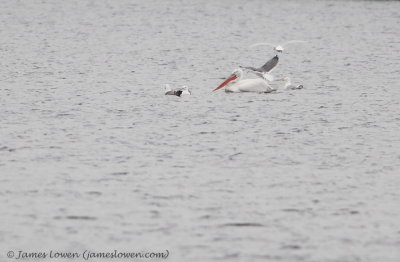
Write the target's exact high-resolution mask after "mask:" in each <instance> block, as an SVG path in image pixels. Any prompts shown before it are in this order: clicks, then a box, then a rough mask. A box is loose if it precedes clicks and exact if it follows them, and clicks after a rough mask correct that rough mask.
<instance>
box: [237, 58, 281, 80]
mask: <svg viewBox="0 0 400 262" xmlns="http://www.w3.org/2000/svg"><path fill="white" fill-rule="evenodd" d="M278 62H279V57H278V56H277V55H276V56H274V57H273V58H271V59H270V60H268V61H267V62H266V63H265V64H264V65H263V66H260V67H259V68H255V67H252V66H241V68H243V69H246V70H248V71H249V72H251V73H254V74H256V75H258V76H261V77H262V76H263V74H264V73H267V72H271V71H272V69H274V68H275V66H276V65H277V64H278Z"/></svg>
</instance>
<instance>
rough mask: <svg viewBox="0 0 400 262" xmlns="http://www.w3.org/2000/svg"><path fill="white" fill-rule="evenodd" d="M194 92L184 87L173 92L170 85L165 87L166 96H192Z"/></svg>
mask: <svg viewBox="0 0 400 262" xmlns="http://www.w3.org/2000/svg"><path fill="white" fill-rule="evenodd" d="M191 94H192V92H191V91H190V90H189V88H188V87H187V86H183V87H182V88H180V89H177V90H172V88H171V86H170V85H169V84H166V85H165V95H172V96H179V97H180V96H181V95H191Z"/></svg>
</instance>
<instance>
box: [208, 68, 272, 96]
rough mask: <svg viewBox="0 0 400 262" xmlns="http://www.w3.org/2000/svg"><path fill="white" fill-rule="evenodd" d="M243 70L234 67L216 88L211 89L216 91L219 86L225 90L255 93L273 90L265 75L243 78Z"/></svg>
mask: <svg viewBox="0 0 400 262" xmlns="http://www.w3.org/2000/svg"><path fill="white" fill-rule="evenodd" d="M242 77H243V70H242V69H241V68H238V69H236V70H235V71H233V73H232V74H231V75H230V76H229V77H228V78H227V79H226V80H225V81H224V82H223V83H222V84H220V85H219V86H218V87H217V88H215V89H214V90H213V91H216V90H218V89H220V88H223V87H224V86H226V88H225V92H232V93H239V92H257V93H270V92H272V91H275V89H273V88H272V87H270V86H269V84H268V82H267V76H266V75H263V78H255V79H243V80H242Z"/></svg>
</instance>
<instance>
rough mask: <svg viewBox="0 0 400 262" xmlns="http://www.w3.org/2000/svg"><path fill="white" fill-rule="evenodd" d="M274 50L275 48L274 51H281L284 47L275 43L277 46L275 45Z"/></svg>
mask: <svg viewBox="0 0 400 262" xmlns="http://www.w3.org/2000/svg"><path fill="white" fill-rule="evenodd" d="M274 50H275V51H276V52H279V53H282V52H283V50H284V49H283V46H281V45H277V46H275V48H274Z"/></svg>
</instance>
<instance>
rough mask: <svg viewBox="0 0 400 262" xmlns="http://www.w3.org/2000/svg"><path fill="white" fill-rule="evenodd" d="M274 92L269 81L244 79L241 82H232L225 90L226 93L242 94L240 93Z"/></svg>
mask: <svg viewBox="0 0 400 262" xmlns="http://www.w3.org/2000/svg"><path fill="white" fill-rule="evenodd" d="M272 91H274V89H273V88H271V87H270V86H269V85H268V83H267V81H266V80H265V79H263V78H255V79H243V80H240V79H239V81H236V82H235V81H232V82H231V83H229V84H228V85H227V87H226V88H225V92H231V93H240V92H256V93H269V92H272Z"/></svg>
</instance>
